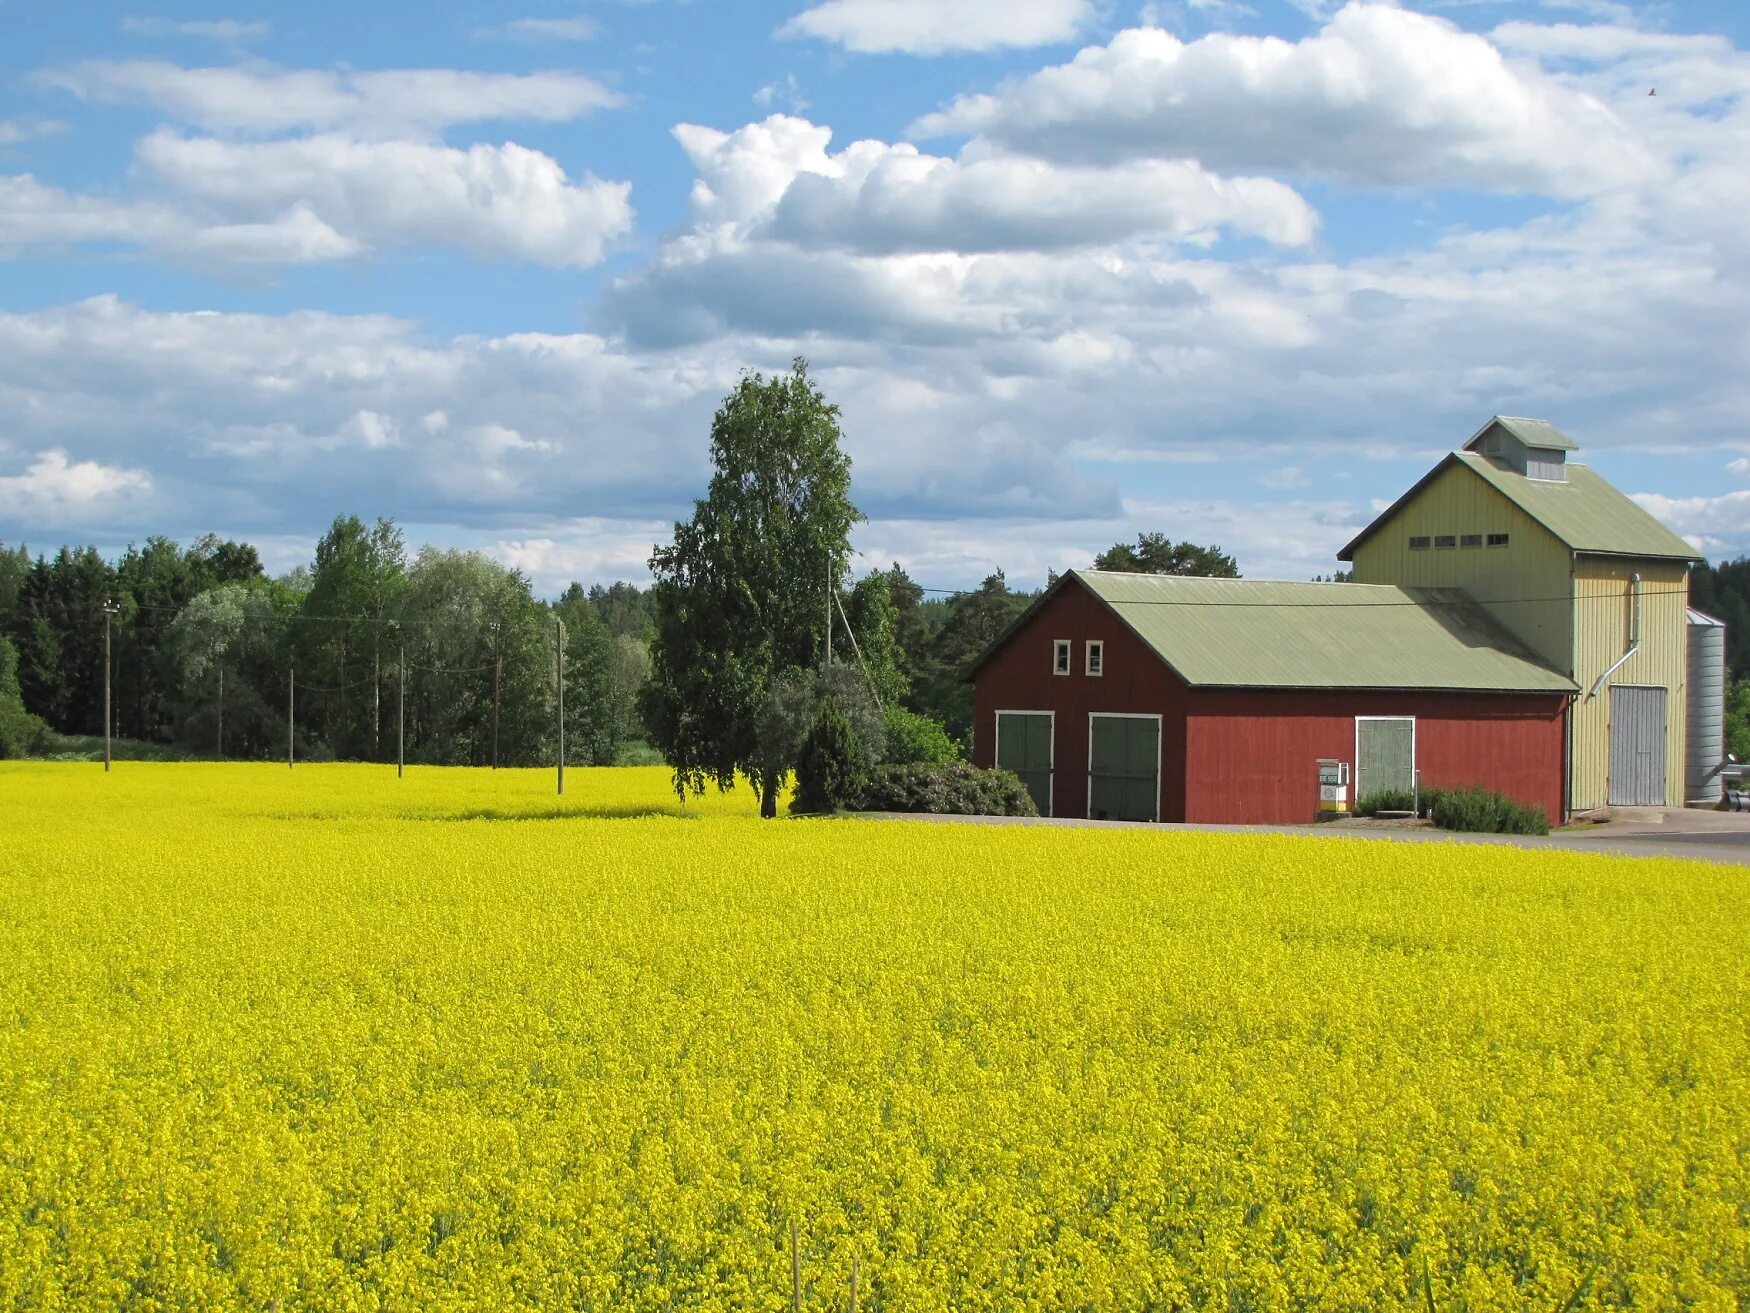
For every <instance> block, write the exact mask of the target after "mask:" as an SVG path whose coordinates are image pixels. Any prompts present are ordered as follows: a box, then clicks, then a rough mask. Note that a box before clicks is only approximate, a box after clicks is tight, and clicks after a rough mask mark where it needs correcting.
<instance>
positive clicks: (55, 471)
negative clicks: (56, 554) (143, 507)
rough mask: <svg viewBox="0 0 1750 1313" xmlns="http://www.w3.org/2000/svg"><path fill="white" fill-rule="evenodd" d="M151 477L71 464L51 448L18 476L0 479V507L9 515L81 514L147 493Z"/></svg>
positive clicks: (89, 462) (93, 463) (142, 472)
mask: <svg viewBox="0 0 1750 1313" xmlns="http://www.w3.org/2000/svg"><path fill="white" fill-rule="evenodd" d="M151 490H152V476H151V475H149V474H148V473H146V471H145V470H140V469H122V468H119V467H117V466H114V465H103V464H100V463H99V462H97V461H92V460H81V461H73V460H69V459H68V457H67V453H66V450H65V449H64V448H61V447H52V448H50V449H49V450H47V451H40V452H38V453H37V456H36V459H35V460H34V461H32V462H31V463H30V465H29V466H28V467H26V469H25V470H24V472H23V473H22V474H10V475H0V504H5V505H7V506H9V507H11V510H10V511H9V514H12V515H16V516H18V517H19V518H20V519H23V517H24V516H26V515H57V514H61V513H66V512H72V513H75V514H85V513H88V512H89V511H91V510H92V509H93V508H95V507H98V506H101V505H103V504H105V503H110V502H113V501H115V500H117V499H118V498H125V497H129V496H133V495H137V494H143V493H149V492H150V491H151Z"/></svg>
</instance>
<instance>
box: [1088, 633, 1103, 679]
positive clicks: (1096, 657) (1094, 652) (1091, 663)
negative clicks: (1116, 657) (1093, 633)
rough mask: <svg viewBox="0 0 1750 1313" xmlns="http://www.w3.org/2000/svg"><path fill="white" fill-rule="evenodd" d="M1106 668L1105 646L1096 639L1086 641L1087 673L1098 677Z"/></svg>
mask: <svg viewBox="0 0 1750 1313" xmlns="http://www.w3.org/2000/svg"><path fill="white" fill-rule="evenodd" d="M1105 668H1106V644H1105V643H1103V642H1102V641H1100V640H1099V639H1097V638H1090V639H1089V640H1088V673H1089V674H1090V675H1098V674H1100V673H1102V672H1103V671H1104V670H1105Z"/></svg>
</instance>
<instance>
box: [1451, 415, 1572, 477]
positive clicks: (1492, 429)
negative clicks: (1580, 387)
mask: <svg viewBox="0 0 1750 1313" xmlns="http://www.w3.org/2000/svg"><path fill="white" fill-rule="evenodd" d="M1464 449H1465V450H1466V451H1474V452H1476V453H1477V454H1478V455H1480V456H1487V457H1488V458H1489V459H1490V460H1492V461H1494V462H1495V463H1496V464H1498V465H1500V466H1502V467H1504V468H1506V469H1510V470H1512V471H1513V472H1514V473H1515V474H1523V475H1524V476H1525V477H1526V478H1528V479H1537V480H1539V481H1540V482H1543V483H1565V482H1567V478H1568V469H1567V457H1568V453H1569V452H1570V451H1578V450H1579V449H1580V446H1579V444H1578V443H1577V442H1575V441H1574V440H1573V439H1572V438H1570V437H1569V436H1568V435H1567V434H1566V433H1563V432H1562V431H1561V430H1560V429H1558V428H1557V427H1556V426H1555V425H1554V424H1551V423H1550V422H1549V421H1548V420H1542V419H1522V418H1520V417H1519V416H1516V415H1497V416H1495V417H1494V418H1493V419H1491V420H1490V421H1489V422H1488V423H1487V424H1485V425H1483V426H1482V428H1480V429H1478V430H1477V432H1476V436H1474V437H1473V438H1471V440H1470V441H1469V442H1467V443H1465V444H1464Z"/></svg>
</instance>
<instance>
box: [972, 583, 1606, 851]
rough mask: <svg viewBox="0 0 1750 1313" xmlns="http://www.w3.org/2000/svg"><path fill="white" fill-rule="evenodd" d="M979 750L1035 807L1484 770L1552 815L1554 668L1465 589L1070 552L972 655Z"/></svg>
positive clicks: (1177, 814)
mask: <svg viewBox="0 0 1750 1313" xmlns="http://www.w3.org/2000/svg"><path fill="white" fill-rule="evenodd" d="M967 677H968V678H969V679H970V680H971V681H972V682H973V685H974V690H975V692H974V706H975V712H974V720H973V759H974V761H976V762H977V763H978V764H979V765H981V766H990V765H1002V766H1006V767H1008V768H1009V769H1011V770H1014V771H1015V772H1016V773H1018V774H1019V775H1020V776H1021V777H1022V778H1023V779H1024V780H1026V781H1027V785H1028V788H1029V790H1030V791H1031V792H1032V793H1033V797H1034V801H1035V802H1036V803H1037V804H1038V806H1039V810H1040V813H1041V814H1042V815H1050V816H1091V817H1095V818H1102V817H1104V818H1110V819H1116V820H1140V821H1154V820H1163V821H1194V822H1204V823H1224V822H1254V823H1288V824H1294V823H1300V822H1306V821H1312V820H1315V819H1317V816H1318V812H1319V775H1318V763H1319V761H1320V760H1321V759H1329V760H1335V761H1339V762H1345V763H1348V765H1349V767H1350V769H1351V772H1352V776H1351V790H1350V794H1349V796H1350V798H1351V799H1358V798H1360V797H1363V796H1365V795H1366V794H1367V793H1370V792H1373V791H1374V790H1377V789H1380V788H1386V787H1400V788H1405V789H1408V788H1409V787H1410V785H1411V783H1412V781H1413V780H1417V779H1419V781H1420V783H1421V786H1422V787H1423V788H1439V787H1461V786H1466V785H1473V784H1474V785H1483V786H1484V787H1487V788H1491V789H1495V790H1498V791H1500V792H1502V793H1505V794H1507V795H1509V796H1510V797H1512V798H1514V799H1516V800H1517V801H1519V802H1522V803H1525V804H1527V805H1528V806H1532V807H1536V808H1538V809H1539V810H1541V811H1542V812H1543V813H1544V814H1545V815H1546V816H1548V817H1549V818H1550V820H1551V822H1552V823H1560V821H1561V820H1562V819H1563V812H1562V808H1563V796H1564V789H1563V784H1564V767H1565V762H1564V745H1565V743H1566V718H1567V709H1568V704H1569V702H1570V700H1571V699H1572V697H1573V695H1574V694H1575V693H1576V692H1577V689H1576V687H1575V685H1574V684H1573V683H1572V682H1571V681H1570V680H1569V679H1567V678H1566V677H1565V676H1563V675H1561V674H1559V673H1557V672H1556V671H1554V670H1552V669H1550V668H1549V667H1548V666H1546V665H1544V664H1543V663H1542V662H1540V661H1539V660H1538V659H1537V658H1536V657H1535V656H1533V655H1532V654H1531V652H1530V651H1529V650H1528V649H1527V648H1526V647H1524V646H1523V645H1522V644H1521V643H1520V642H1519V641H1518V640H1517V639H1515V638H1514V637H1513V636H1512V635H1511V634H1510V633H1509V632H1508V631H1507V630H1506V629H1504V628H1503V627H1502V626H1501V625H1500V624H1499V623H1497V622H1496V621H1495V620H1494V619H1492V618H1491V617H1490V616H1489V614H1488V613H1487V612H1486V611H1484V610H1483V609H1482V608H1481V607H1480V606H1478V605H1477V603H1476V602H1475V601H1474V600H1473V599H1472V598H1471V597H1470V595H1469V594H1468V593H1465V592H1464V591H1462V590H1460V589H1441V588H1399V587H1396V586H1391V585H1384V584H1323V583H1278V582H1274V581H1262V580H1242V579H1187V578H1177V577H1172V576H1166V575H1139V574H1114V573H1107V572H1104V571H1098V570H1072V571H1070V572H1069V573H1068V574H1066V575H1064V576H1063V577H1062V578H1060V579H1059V580H1058V581H1057V582H1056V583H1055V584H1053V585H1052V587H1051V588H1049V589H1048V590H1047V591H1046V593H1045V594H1044V596H1042V597H1041V598H1040V599H1039V600H1038V601H1037V602H1035V603H1034V604H1033V606H1031V607H1030V608H1029V609H1028V610H1027V611H1026V613H1025V614H1023V615H1022V616H1021V617H1020V618H1019V619H1018V620H1016V622H1015V623H1014V624H1013V625H1011V626H1010V627H1009V629H1008V631H1007V632H1006V633H1004V634H1003V635H1002V636H1001V637H1000V638H998V639H997V641H996V642H995V643H993V644H992V645H991V647H990V648H989V649H988V650H987V651H986V652H985V654H984V655H983V656H982V657H981V658H980V659H979V661H978V662H977V664H976V665H975V666H974V667H973V668H972V670H971V671H970V672H969V673H968V676H967Z"/></svg>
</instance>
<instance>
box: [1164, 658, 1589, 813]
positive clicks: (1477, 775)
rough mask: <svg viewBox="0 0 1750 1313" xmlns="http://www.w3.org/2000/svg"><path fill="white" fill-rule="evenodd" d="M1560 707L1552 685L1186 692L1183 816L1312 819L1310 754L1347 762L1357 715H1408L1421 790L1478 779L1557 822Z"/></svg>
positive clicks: (1314, 795) (1314, 793)
mask: <svg viewBox="0 0 1750 1313" xmlns="http://www.w3.org/2000/svg"><path fill="white" fill-rule="evenodd" d="M1566 705H1567V696H1566V695H1565V694H1548V693H1541V694H1540V693H1521V694H1514V693H1422V692H1410V691H1404V692H1391V691H1387V690H1381V691H1377V692H1374V691H1368V690H1352V689H1344V690H1331V691H1317V690H1305V689H1211V688H1198V689H1192V690H1191V697H1190V714H1189V717H1188V718H1187V721H1186V737H1185V743H1186V781H1185V786H1184V787H1185V800H1184V815H1185V819H1187V820H1190V821H1197V822H1201V823H1205V824H1216V823H1222V824H1228V823H1234V824H1283V823H1286V824H1304V823H1306V822H1308V821H1312V820H1314V819H1316V817H1317V815H1318V807H1319V790H1318V774H1317V770H1316V764H1317V761H1318V759H1319V758H1320V757H1333V758H1335V759H1336V760H1338V761H1347V762H1350V763H1353V762H1354V760H1355V747H1356V724H1355V718H1356V717H1357V716H1413V717H1415V720H1416V733H1415V750H1416V762H1415V764H1416V769H1417V770H1419V771H1421V772H1422V784H1423V785H1424V787H1427V788H1463V787H1465V786H1468V785H1473V784H1480V785H1482V786H1483V787H1485V788H1489V789H1498V790H1499V791H1500V792H1502V793H1505V794H1507V795H1508V796H1509V797H1511V798H1514V799H1516V800H1517V801H1519V802H1522V803H1524V804H1525V805H1526V806H1528V807H1536V808H1538V809H1539V810H1540V811H1542V812H1543V813H1544V815H1546V816H1547V817H1549V819H1550V821H1551V823H1552V824H1559V823H1560V821H1561V818H1562V794H1563V781H1562V739H1563V735H1564V732H1565V718H1564V716H1563V714H1562V713H1563V710H1564V708H1565V707H1566ZM1351 778H1353V776H1351ZM1353 797H1354V795H1353V794H1351V799H1352V800H1353Z"/></svg>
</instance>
